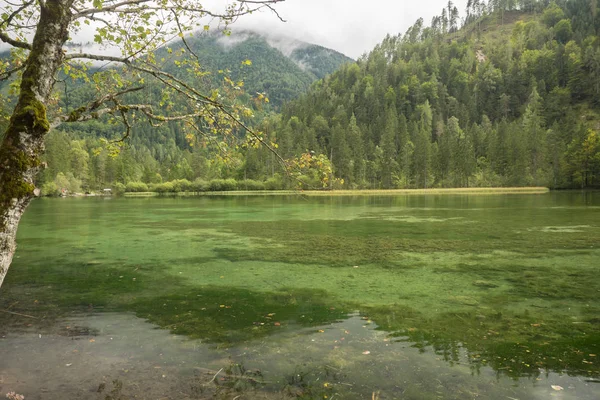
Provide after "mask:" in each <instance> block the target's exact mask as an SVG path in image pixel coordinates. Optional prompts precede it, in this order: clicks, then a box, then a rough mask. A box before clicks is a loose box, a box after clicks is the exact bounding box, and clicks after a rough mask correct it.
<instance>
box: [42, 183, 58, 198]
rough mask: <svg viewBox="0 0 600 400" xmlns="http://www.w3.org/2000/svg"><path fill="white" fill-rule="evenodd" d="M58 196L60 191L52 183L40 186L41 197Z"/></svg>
mask: <svg viewBox="0 0 600 400" xmlns="http://www.w3.org/2000/svg"><path fill="white" fill-rule="evenodd" d="M59 195H60V189H59V188H58V185H56V183H54V182H46V183H44V185H43V186H42V196H49V197H56V196H59Z"/></svg>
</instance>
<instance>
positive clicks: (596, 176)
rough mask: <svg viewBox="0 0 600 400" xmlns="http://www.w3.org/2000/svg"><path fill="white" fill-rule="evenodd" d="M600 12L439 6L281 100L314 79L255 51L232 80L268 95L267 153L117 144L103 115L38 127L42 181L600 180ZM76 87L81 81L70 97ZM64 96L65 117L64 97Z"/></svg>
mask: <svg viewBox="0 0 600 400" xmlns="http://www.w3.org/2000/svg"><path fill="white" fill-rule="evenodd" d="M599 5H600V1H599V0H591V1H590V0H569V1H567V0H563V1H553V2H549V1H535V0H526V1H514V0H513V1H511V0H491V1H490V2H489V3H485V2H483V1H477V0H475V1H471V0H470V1H469V2H468V5H467V9H466V10H465V12H464V14H463V16H462V17H461V15H460V13H459V10H458V9H457V8H456V7H455V6H454V5H453V4H452V2H448V5H447V7H445V8H444V9H443V10H441V13H440V14H439V15H438V16H435V17H434V18H433V19H432V20H431V22H430V23H429V25H427V24H426V23H425V21H423V20H422V19H419V20H418V21H417V22H416V23H415V24H414V25H413V26H412V27H410V28H409V29H408V30H407V31H406V32H405V33H404V34H398V35H388V36H387V37H386V38H385V39H384V40H383V41H382V42H381V43H380V44H379V45H377V46H376V47H375V48H374V49H373V50H372V51H371V52H370V53H369V54H365V55H364V56H362V57H361V58H360V59H358V60H357V61H356V62H346V63H343V64H342V65H341V67H340V68H339V69H338V70H337V71H335V72H333V73H331V74H329V75H326V76H324V77H323V79H320V80H317V81H315V82H314V83H312V85H311V86H310V88H308V90H307V91H306V92H305V93H302V94H299V96H298V97H296V98H294V99H292V97H293V96H287V97H286V96H285V95H282V93H284V94H285V93H286V90H289V87H290V84H291V85H296V86H293V87H301V86H303V85H305V86H307V87H308V84H310V83H308V84H307V83H306V79H308V78H302V79H304V80H299V81H295V82H292V83H290V82H287V83H286V82H285V79H287V80H290V79H292V78H291V77H292V76H293V74H292V75H290V74H273V75H271V76H270V78H269V79H270V81H269V82H264V80H266V79H267V77H268V76H269V72H268V71H270V68H271V66H270V65H269V64H268V62H267V63H265V59H264V56H263V55H264V54H263V53H261V52H260V51H258V50H256V51H254V52H252V51H246V52H244V54H243V57H242V58H245V57H247V59H248V60H249V61H242V63H244V62H245V63H246V64H247V65H246V66H245V69H246V70H252V68H259V69H258V71H262V72H260V73H255V74H253V75H252V74H246V75H245V76H243V77H241V78H243V79H245V81H244V85H245V87H246V88H248V87H250V88H251V89H247V90H248V92H251V93H252V91H257V90H260V91H264V92H265V96H268V97H269V98H273V99H275V100H276V101H274V102H273V104H266V105H254V104H253V105H252V106H253V107H254V109H255V115H254V118H252V119H251V120H249V121H248V122H247V123H249V124H251V125H252V126H253V128H254V129H255V130H257V131H258V132H261V133H262V134H263V135H264V137H265V138H267V139H268V141H269V142H270V143H273V144H274V146H273V147H276V152H277V154H274V153H273V152H271V151H270V150H269V149H268V148H265V147H264V146H259V145H256V143H247V142H243V141H242V142H241V143H240V144H239V145H237V146H232V147H230V148H229V149H228V151H227V153H226V154H223V153H222V152H221V151H220V146H219V143H216V144H215V143H210V142H203V141H193V140H190V138H189V136H188V135H186V133H185V131H184V130H183V129H182V128H181V127H180V126H179V125H177V124H169V125H164V126H162V127H159V128H156V127H152V126H151V125H150V124H144V123H140V124H139V125H137V126H136V127H134V129H133V134H132V135H131V137H130V138H129V139H128V140H127V141H126V142H125V144H124V146H122V147H121V148H120V149H119V151H114V149H112V148H111V147H110V146H106V142H107V140H108V141H109V140H110V139H114V138H115V137H118V136H119V134H120V131H119V129H120V128H119V127H118V126H117V125H112V124H109V123H106V121H102V120H98V121H93V122H91V123H89V122H88V123H86V124H71V125H63V126H62V127H61V128H59V129H58V130H54V131H52V132H51V133H50V134H49V135H48V137H47V142H46V143H47V153H46V162H47V165H48V167H47V168H46V169H45V170H44V171H43V172H42V174H41V175H40V177H39V182H38V183H39V186H40V187H42V191H43V193H44V194H46V195H55V194H58V193H59V191H60V189H62V188H66V189H68V190H69V191H70V192H85V191H94V190H98V189H101V188H104V187H112V188H114V190H116V191H117V192H124V191H129V192H146V191H157V192H177V191H192V192H201V191H208V190H216V191H221V190H236V189H241V190H264V189H288V188H297V187H300V188H305V189H308V188H323V189H391V188H434V187H435V188H445V187H498V186H546V187H549V188H553V189H567V188H591V187H598V186H600V138H599V137H598V131H599V130H600V112H599V111H600V110H599V106H600V39H599V36H598V35H599V34H600V13H599V12H598V9H599V8H600V7H599ZM253 40H254V39H253ZM251 44H252V43H251ZM209 54H210V52H207V55H206V56H207V57H208V55H209ZM309 55H310V54H309ZM261 57H262V58H261ZM272 58H273V59H275V58H274V56H273V57H272ZM315 59H321V58H320V56H319V57H316V58H315ZM267 61H268V60H267ZM345 61H347V60H344V59H341V58H340V59H339V60H338V61H336V63H337V65H339V63H340V62H345ZM237 62H239V60H238V61H237ZM323 64H327V66H328V68H331V64H332V62H331V61H329V60H327V61H323ZM207 65H217V64H216V63H213V64H210V63H207ZM290 65H294V64H293V63H291V62H290ZM285 68H292V67H291V66H289V67H285V66H284V67H283V69H284V70H285ZM235 74H237V72H235V71H234V73H233V74H232V75H229V76H232V78H227V79H238V76H235ZM242 75H243V74H242ZM312 75H313V78H312V79H311V81H312V80H315V79H317V78H320V77H321V76H319V75H318V74H315V73H313V74H312ZM323 75H325V74H323ZM211 79H212V78H211ZM257 80H263V82H257ZM256 88H260V89H256ZM286 88H287V89H286ZM294 90H295V91H294V93H296V92H297V89H294ZM85 91H86V89H85V85H81V87H80V88H78V89H77V88H76V90H74V91H73V92H72V93H70V94H71V97H76V96H83V97H85ZM65 92H66V90H65ZM82 93H83V94H82ZM294 96H296V95H295V94H294ZM250 98H251V97H250V96H248V97H246V98H245V101H250ZM242 99H244V97H243V96H242ZM59 101H60V102H61V104H64V108H66V109H67V110H68V101H69V100H68V96H65V95H62V96H61V97H60V100H59ZM174 107H176V105H174ZM240 131H241V130H240ZM239 136H240V138H241V137H242V134H241V132H240V134H239ZM280 158H282V159H284V160H287V161H286V162H285V165H287V172H286V169H285V168H284V167H283V166H282V162H281V159H280ZM290 170H292V172H291V173H290V172H289V171H290Z"/></svg>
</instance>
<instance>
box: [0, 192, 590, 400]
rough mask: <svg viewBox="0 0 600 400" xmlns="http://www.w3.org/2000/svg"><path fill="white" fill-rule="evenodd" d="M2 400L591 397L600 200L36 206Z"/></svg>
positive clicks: (0, 368)
mask: <svg viewBox="0 0 600 400" xmlns="http://www.w3.org/2000/svg"><path fill="white" fill-rule="evenodd" d="M18 244H19V248H18V251H17V254H16V256H15V260H14V262H13V266H12V267H11V269H10V271H9V273H8V276H7V278H6V280H5V282H4V286H3V287H2V288H1V289H0V397H3V396H4V395H5V393H6V392H9V391H15V392H17V393H21V394H24V395H25V398H26V400H31V399H126V398H127V399H130V398H144V399H203V398H222V399H240V400H241V399H288V398H289V399H291V398H303V399H465V398H476V397H478V398H485V399H549V398H556V399H598V398H600V276H599V270H600V193H598V192H585V193H579V192H565V193H554V192H553V193H548V194H538V195H516V194H513V195H405V196H354V197H351V196H348V197H343V196H342V197H303V196H264V197H263V196H251V197H211V198H207V197H189V198H148V199H144V198H141V199H138V198H136V199H122V198H83V199H75V198H67V199H39V200H36V201H34V202H33V203H32V205H31V206H30V208H29V209H28V210H27V212H26V214H25V216H24V218H23V221H22V223H21V226H20V230H19V235H18Z"/></svg>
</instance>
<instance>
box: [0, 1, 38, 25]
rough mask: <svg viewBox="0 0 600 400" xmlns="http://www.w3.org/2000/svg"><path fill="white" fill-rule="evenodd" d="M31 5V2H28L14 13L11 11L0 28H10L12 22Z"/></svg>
mask: <svg viewBox="0 0 600 400" xmlns="http://www.w3.org/2000/svg"><path fill="white" fill-rule="evenodd" d="M32 4H33V1H28V2H26V3H23V5H22V6H21V7H19V8H17V9H16V10H15V11H13V12H12V13H11V14H10V15H9V16H8V18H6V19H5V20H4V21H2V23H1V24H0V27H2V25H6V26H10V23H11V22H12V20H13V19H14V18H15V17H16V16H17V15H18V14H19V13H20V12H21V11H23V10H24V9H26V8H27V7H29V6H30V5H32Z"/></svg>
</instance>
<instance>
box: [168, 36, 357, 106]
mask: <svg viewBox="0 0 600 400" xmlns="http://www.w3.org/2000/svg"><path fill="white" fill-rule="evenodd" d="M188 44H189V46H190V47H191V48H192V50H193V51H194V52H195V53H196V54H197V55H198V58H199V59H200V62H201V63H202V65H203V66H204V68H205V69H206V70H207V71H213V72H214V71H219V70H221V71H225V70H229V71H231V77H232V79H234V80H240V79H241V80H243V81H244V84H245V89H246V91H247V92H249V93H251V94H253V93H256V92H259V93H263V92H264V93H266V94H267V96H268V97H269V99H270V100H271V103H272V104H273V105H274V106H276V107H279V106H281V105H282V104H283V103H284V102H286V101H289V100H291V99H294V98H296V97H298V96H299V95H300V94H302V93H304V92H306V91H307V90H308V88H309V87H310V85H311V84H312V83H313V82H314V81H316V80H317V79H321V78H323V77H325V76H326V75H328V74H330V73H332V72H334V71H335V70H336V69H338V68H339V67H340V66H341V65H343V64H345V63H348V62H352V61H353V60H352V59H350V58H348V57H346V56H344V55H343V54H341V53H339V52H337V51H335V50H331V49H327V48H324V47H321V46H318V45H314V44H310V43H306V42H302V41H299V40H296V39H291V38H288V37H285V36H273V35H266V34H262V33H257V32H252V31H247V30H246V31H235V32H233V33H231V35H229V36H225V35H223V34H221V33H214V34H205V35H200V36H197V37H195V38H193V39H190V40H188ZM181 46H182V44H181V43H179V44H176V45H174V46H172V49H173V50H177V49H178V48H181ZM246 60H250V61H251V62H252V65H251V66H247V65H243V62H244V61H246ZM213 76H214V78H215V79H219V78H220V76H219V75H218V74H214V73H213Z"/></svg>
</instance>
